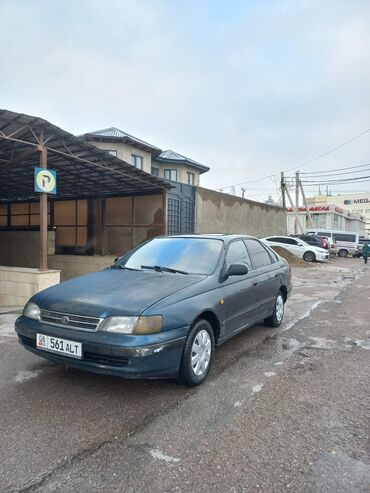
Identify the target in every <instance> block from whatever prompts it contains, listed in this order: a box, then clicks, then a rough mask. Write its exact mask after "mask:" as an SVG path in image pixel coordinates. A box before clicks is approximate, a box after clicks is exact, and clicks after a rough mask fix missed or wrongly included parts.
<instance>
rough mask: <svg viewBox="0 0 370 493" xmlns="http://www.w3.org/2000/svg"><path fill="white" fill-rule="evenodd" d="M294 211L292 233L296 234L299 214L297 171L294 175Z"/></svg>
mask: <svg viewBox="0 0 370 493" xmlns="http://www.w3.org/2000/svg"><path fill="white" fill-rule="evenodd" d="M295 210H296V221H295V223H294V233H295V234H297V233H298V221H297V218H298V213H299V171H297V172H296V174H295Z"/></svg>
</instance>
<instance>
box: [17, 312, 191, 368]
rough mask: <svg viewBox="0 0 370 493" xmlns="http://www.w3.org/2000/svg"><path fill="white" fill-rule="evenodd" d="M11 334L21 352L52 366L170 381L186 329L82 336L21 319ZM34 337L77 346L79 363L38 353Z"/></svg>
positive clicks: (183, 341) (75, 360)
mask: <svg viewBox="0 0 370 493" xmlns="http://www.w3.org/2000/svg"><path fill="white" fill-rule="evenodd" d="M15 330H16V332H17V334H18V340H19V342H20V344H22V346H23V347H24V348H25V349H27V350H28V351H31V352H32V353H34V354H37V355H38V356H41V357H42V358H46V359H49V360H51V361H54V362H56V363H61V364H63V365H67V366H71V367H73V368H79V369H81V370H88V371H92V372H95V373H103V374H107V375H118V376H123V377H127V378H174V377H176V376H177V374H178V371H179V367H180V362H181V356H182V351H183V347H184V344H185V340H186V336H187V334H188V332H189V327H181V328H179V329H175V330H170V331H163V332H159V333H158V334H150V335H145V336H144V335H141V336H135V335H128V334H109V333H107V332H99V331H97V332H86V331H83V332H82V331H79V330H74V329H66V328H63V327H58V326H54V325H49V324H45V323H42V322H39V321H38V320H32V319H29V318H27V317H23V316H21V317H19V318H18V319H17V320H16V323H15ZM37 333H40V334H46V335H49V336H52V337H60V338H64V339H68V340H71V341H76V342H81V343H82V348H83V355H82V359H81V360H79V359H75V358H71V357H68V356H67V355H64V354H57V353H52V352H48V351H44V350H40V349H38V348H37V347H36V334H37Z"/></svg>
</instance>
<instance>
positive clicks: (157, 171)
mask: <svg viewBox="0 0 370 493" xmlns="http://www.w3.org/2000/svg"><path fill="white" fill-rule="evenodd" d="M151 173H152V175H153V176H159V168H156V167H155V166H152V169H151Z"/></svg>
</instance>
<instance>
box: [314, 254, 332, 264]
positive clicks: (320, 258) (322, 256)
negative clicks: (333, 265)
mask: <svg viewBox="0 0 370 493" xmlns="http://www.w3.org/2000/svg"><path fill="white" fill-rule="evenodd" d="M316 260H317V261H318V262H327V261H328V260H329V252H327V253H317V254H316Z"/></svg>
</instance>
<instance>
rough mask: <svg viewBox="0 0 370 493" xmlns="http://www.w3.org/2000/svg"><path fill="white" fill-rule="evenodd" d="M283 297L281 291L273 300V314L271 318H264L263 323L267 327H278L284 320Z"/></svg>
mask: <svg viewBox="0 0 370 493" xmlns="http://www.w3.org/2000/svg"><path fill="white" fill-rule="evenodd" d="M284 303H285V302H284V296H283V293H282V292H281V291H279V293H278V295H277V296H276V299H275V307H274V312H273V314H272V315H271V317H268V318H265V320H264V323H265V325H266V326H267V327H279V326H280V325H281V323H282V321H283V318H284Z"/></svg>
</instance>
